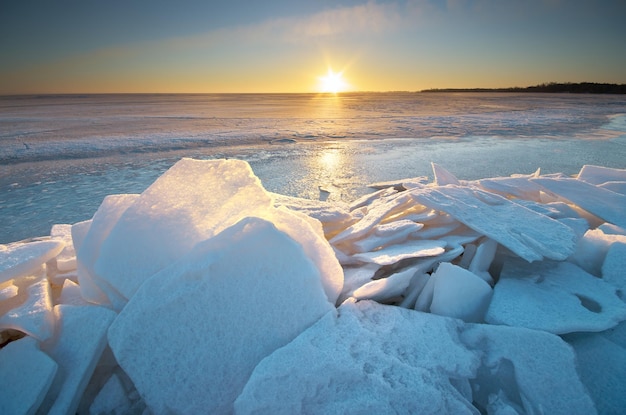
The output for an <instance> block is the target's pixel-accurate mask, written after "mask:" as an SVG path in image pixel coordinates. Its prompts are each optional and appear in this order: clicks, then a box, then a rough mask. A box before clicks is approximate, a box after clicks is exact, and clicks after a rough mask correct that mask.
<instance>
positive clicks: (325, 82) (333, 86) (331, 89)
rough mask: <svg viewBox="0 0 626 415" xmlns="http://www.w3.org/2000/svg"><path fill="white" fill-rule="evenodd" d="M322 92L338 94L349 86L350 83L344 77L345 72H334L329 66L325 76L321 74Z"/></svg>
mask: <svg viewBox="0 0 626 415" xmlns="http://www.w3.org/2000/svg"><path fill="white" fill-rule="evenodd" d="M318 79H319V81H320V92H326V93H331V94H336V93H338V92H343V91H345V90H346V89H347V88H348V84H347V83H346V81H344V79H343V72H337V73H335V72H333V70H332V69H331V68H328V73H327V74H326V75H324V76H320V77H319V78H318Z"/></svg>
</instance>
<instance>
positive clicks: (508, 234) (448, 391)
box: [0, 159, 626, 414]
mask: <svg viewBox="0 0 626 415" xmlns="http://www.w3.org/2000/svg"><path fill="white" fill-rule="evenodd" d="M433 170H434V171H433V173H434V178H435V180H434V182H432V183H429V182H428V180H427V179H426V178H424V177H417V178H414V179H410V178H408V179H402V180H399V181H388V182H381V183H376V184H375V188H376V189H378V190H377V191H374V192H372V193H371V194H369V195H366V196H363V197H361V198H360V199H358V200H355V201H353V202H351V203H343V202H329V201H322V200H320V201H314V200H304V199H300V198H295V197H289V196H283V195H278V194H273V193H270V192H267V191H266V190H265V189H264V188H263V186H262V184H261V182H260V181H259V179H258V178H257V177H256V176H255V175H254V173H253V172H252V170H251V168H250V166H249V165H248V164H247V163H246V162H243V161H238V160H210V161H199V160H192V159H182V160H181V161H179V162H178V163H177V164H176V165H174V166H173V167H172V168H171V169H170V170H168V171H167V172H166V173H165V174H163V175H162V176H161V177H160V178H158V179H157V180H156V181H155V182H154V183H153V184H152V185H151V186H150V187H149V188H148V189H146V190H145V191H144V192H143V193H141V194H132V195H130V194H128V195H110V196H107V197H106V198H105V199H104V200H103V202H102V204H101V206H100V208H99V209H98V210H97V211H96V212H95V213H94V215H93V218H92V219H90V220H87V221H84V222H80V223H76V224H58V225H55V226H53V227H52V229H51V233H50V236H49V237H39V238H34V239H32V240H29V241H20V242H15V243H11V244H7V245H0V346H1V348H0V375H1V376H0V413H2V414H5V413H6V414H36V413H55V414H56V413H58V414H68V413H80V414H82V413H90V414H101V413H111V414H113V413H114V414H121V413H124V414H125V413H140V414H161V413H216V414H220V413H238V414H252V413H255V414H267V413H273V414H274V413H275V414H295V413H310V414H329V413H336V414H339V413H341V414H344V413H406V414H414V413H432V414H441V413H454V414H457V413H470V414H479V413H486V414H503V413H506V414H524V413H527V414H539V413H545V414H577V413H578V414H590V413H596V412H597V413H606V414H610V413H620V412H623V410H624V408H626V389H625V388H624V384H625V382H624V380H626V365H624V364H623V362H624V361H625V359H626V302H625V301H626V271H625V270H626V230H625V229H624V228H625V226H626V193H625V192H624V187H625V186H623V183H626V170H619V169H609V168H604V167H599V166H584V167H583V168H582V169H581V171H580V173H579V174H578V176H577V177H574V178H572V177H566V176H564V175H560V174H556V175H554V174H553V175H549V176H542V175H541V174H540V171H539V170H538V171H536V172H534V173H532V174H519V175H514V176H511V177H495V178H486V179H482V180H476V181H465V180H459V179H457V178H456V177H454V175H452V174H451V173H450V172H448V171H446V170H445V169H444V168H443V167H442V166H437V165H433Z"/></svg>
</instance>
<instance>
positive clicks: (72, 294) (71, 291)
mask: <svg viewBox="0 0 626 415" xmlns="http://www.w3.org/2000/svg"><path fill="white" fill-rule="evenodd" d="M57 303H58V304H69V305H76V306H86V305H90V304H91V303H89V302H88V301H87V300H85V299H84V298H83V296H82V295H81V292H80V286H79V285H78V284H76V283H75V282H73V281H71V280H65V282H64V283H63V287H62V288H61V295H60V296H59V299H58V302H57Z"/></svg>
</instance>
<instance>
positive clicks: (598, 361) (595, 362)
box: [565, 333, 626, 414]
mask: <svg viewBox="0 0 626 415" xmlns="http://www.w3.org/2000/svg"><path fill="white" fill-rule="evenodd" d="M565 340H566V341H567V342H568V343H569V344H570V345H572V347H573V348H574V351H575V352H576V360H577V368H578V372H579V373H580V379H581V380H582V382H583V383H584V384H585V386H586V387H587V390H588V391H589V394H590V395H591V397H592V398H593V400H594V401H595V404H596V407H597V409H598V413H599V414H619V413H622V412H623V411H624V408H626V383H625V382H624V379H626V349H624V348H623V347H620V346H619V345H617V344H615V343H613V342H612V341H610V340H608V339H606V338H604V337H603V336H602V335H601V334H595V333H594V334H589V333H576V334H572V335H568V336H566V337H565Z"/></svg>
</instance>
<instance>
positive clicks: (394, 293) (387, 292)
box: [352, 267, 415, 301]
mask: <svg viewBox="0 0 626 415" xmlns="http://www.w3.org/2000/svg"><path fill="white" fill-rule="evenodd" d="M413 275H415V269H414V268H412V267H411V268H409V269H405V270H402V271H400V272H396V273H393V274H391V275H390V276H388V277H387V278H380V279H377V280H373V281H370V282H368V283H367V284H364V285H363V286H361V287H360V288H358V289H357V290H355V291H354V293H353V294H352V296H353V297H354V298H356V299H357V300H374V301H384V300H387V299H391V298H394V297H398V296H400V295H401V294H402V293H403V292H404V291H405V290H406V289H407V288H408V287H409V284H410V283H411V279H412V278H413Z"/></svg>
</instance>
